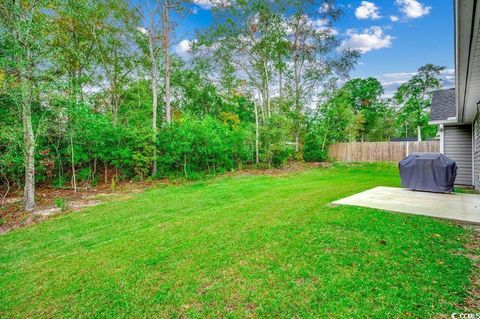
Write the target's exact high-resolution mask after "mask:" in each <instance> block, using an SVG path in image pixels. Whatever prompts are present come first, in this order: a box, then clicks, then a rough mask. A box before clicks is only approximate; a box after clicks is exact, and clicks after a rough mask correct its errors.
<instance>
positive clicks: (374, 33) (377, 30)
mask: <svg viewBox="0 0 480 319" xmlns="http://www.w3.org/2000/svg"><path fill="white" fill-rule="evenodd" d="M347 35H348V39H346V40H344V41H343V42H342V44H341V46H340V49H348V48H350V49H354V50H358V51H360V52H361V53H366V52H368V51H372V50H378V49H383V48H390V47H391V46H392V40H393V39H394V37H392V36H391V35H387V34H384V32H383V30H382V28H381V27H370V28H368V29H364V30H363V31H361V32H355V31H354V30H347Z"/></svg>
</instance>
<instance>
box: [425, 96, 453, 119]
mask: <svg viewBox="0 0 480 319" xmlns="http://www.w3.org/2000/svg"><path fill="white" fill-rule="evenodd" d="M456 116H457V108H456V104H455V88H452V89H447V90H439V91H434V92H433V96H432V106H431V108H430V121H446V120H448V119H451V118H454V117H456Z"/></svg>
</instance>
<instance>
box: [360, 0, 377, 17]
mask: <svg viewBox="0 0 480 319" xmlns="http://www.w3.org/2000/svg"><path fill="white" fill-rule="evenodd" d="M378 10H379V9H378V7H377V6H376V5H375V3H373V2H368V1H362V3H361V5H360V7H358V8H357V9H355V16H356V17H357V18H358V19H372V20H376V19H380V18H381V16H380V14H379V12H378Z"/></svg>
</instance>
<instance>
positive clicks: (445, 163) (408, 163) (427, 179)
mask: <svg viewBox="0 0 480 319" xmlns="http://www.w3.org/2000/svg"><path fill="white" fill-rule="evenodd" d="M398 168H399V170H400V177H401V179H402V187H407V188H410V189H412V190H419V191H427V192H439V193H450V192H452V191H453V184H454V182H455V177H457V164H456V163H455V161H453V160H451V159H450V158H448V157H447V156H445V155H443V154H440V153H412V154H410V155H409V156H407V157H406V158H404V159H403V160H401V161H400V162H399V163H398Z"/></svg>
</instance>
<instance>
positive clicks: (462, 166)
mask: <svg viewBox="0 0 480 319" xmlns="http://www.w3.org/2000/svg"><path fill="white" fill-rule="evenodd" d="M444 152H445V155H446V156H448V157H450V158H451V159H453V160H454V161H455V162H456V163H457V167H458V171H457V178H456V180H455V184H459V185H473V182H472V169H473V165H472V125H471V124H468V125H452V126H445V127H444Z"/></svg>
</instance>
